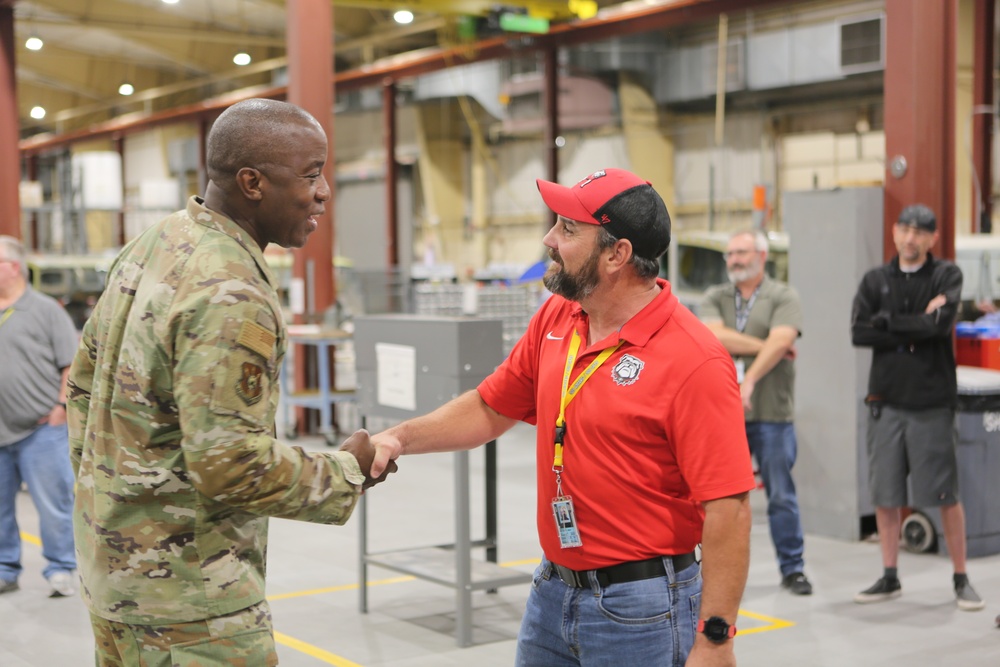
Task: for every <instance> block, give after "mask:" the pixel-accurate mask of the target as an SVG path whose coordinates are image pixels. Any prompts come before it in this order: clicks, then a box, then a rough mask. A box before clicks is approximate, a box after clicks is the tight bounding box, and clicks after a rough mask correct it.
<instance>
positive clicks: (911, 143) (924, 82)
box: [883, 0, 958, 260]
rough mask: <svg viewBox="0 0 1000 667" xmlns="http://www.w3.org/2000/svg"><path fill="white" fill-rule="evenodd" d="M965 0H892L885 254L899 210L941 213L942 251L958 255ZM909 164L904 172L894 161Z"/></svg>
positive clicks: (891, 248) (888, 5) (888, 6)
mask: <svg viewBox="0 0 1000 667" xmlns="http://www.w3.org/2000/svg"><path fill="white" fill-rule="evenodd" d="M957 2H958V0H886V2H885V17H886V30H885V33H886V40H885V75H884V76H885V78H884V90H883V99H884V105H885V106H884V109H885V152H886V167H887V173H886V176H885V202H884V208H883V214H884V218H883V240H884V245H883V254H884V255H885V259H887V260H888V259H890V258H891V257H893V256H894V255H895V254H896V250H895V245H894V243H893V241H892V227H893V225H894V224H895V221H896V219H897V218H898V217H899V213H900V211H902V210H903V208H904V207H906V206H909V205H910V204H916V203H922V204H926V205H927V206H929V207H930V208H931V209H933V210H934V213H935V214H937V218H938V230H939V231H940V239H939V241H938V244H937V245H936V246H935V248H934V253H935V255H937V256H938V257H944V258H947V259H951V258H954V256H955V31H956V26H957V23H958V19H957V16H958V8H957ZM903 160H905V162H906V165H907V167H906V171H905V173H899V172H898V171H897V172H895V173H894V172H893V170H892V165H893V164H896V165H899V164H901V163H902V161H903Z"/></svg>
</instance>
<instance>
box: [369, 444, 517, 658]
mask: <svg viewBox="0 0 1000 667" xmlns="http://www.w3.org/2000/svg"><path fill="white" fill-rule="evenodd" d="M496 445H497V443H496V440H492V441H490V442H488V443H487V444H486V445H485V446H484V447H483V450H484V454H485V456H486V462H485V473H486V475H485V476H486V535H485V537H484V538H483V539H481V540H473V539H471V537H470V533H471V530H470V516H471V515H470V507H469V505H470V498H469V452H468V451H460V452H455V453H454V454H453V456H454V457H455V464H454V465H455V470H454V475H455V543H454V544H441V545H435V546H428V547H416V548H410V549H400V550H396V551H385V552H380V553H370V552H369V551H368V511H367V502H366V497H367V496H361V501H360V503H359V505H358V508H357V511H356V515H357V516H356V518H355V521H357V523H358V525H359V526H360V536H359V542H360V557H359V572H360V581H359V586H358V595H359V599H358V603H359V607H360V609H361V613H367V612H368V566H369V565H377V566H379V567H384V568H386V569H389V570H394V571H396V572H402V573H404V574H409V575H413V576H414V577H418V578H420V579H424V580H426V581H432V582H434V583H436V584H441V585H443V586H450V587H451V588H454V589H455V609H456V614H455V617H456V626H455V641H456V643H457V644H458V645H459V646H461V647H465V646H470V645H471V644H472V592H473V591H482V590H485V591H488V592H491V593H492V592H496V589H498V588H500V587H501V586H510V585H512V584H523V583H528V582H530V581H531V576H532V575H531V574H530V573H525V572H520V571H518V570H513V569H510V568H505V567H501V566H499V565H497V484H496V477H497V451H496ZM476 547H485V548H486V560H485V561H480V560H475V559H473V558H472V556H471V551H472V549H473V548H476Z"/></svg>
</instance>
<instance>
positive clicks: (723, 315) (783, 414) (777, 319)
mask: <svg viewBox="0 0 1000 667" xmlns="http://www.w3.org/2000/svg"><path fill="white" fill-rule="evenodd" d="M698 316H699V317H700V318H701V319H702V321H704V322H711V321H718V320H722V322H723V324H725V325H726V326H727V327H731V328H733V329H735V328H736V286H735V285H733V284H731V283H727V284H724V285H716V286H715V287H710V288H708V290H707V291H706V292H705V296H704V297H702V301H701V304H700V305H699V306H698ZM776 326H789V327H793V328H794V329H795V330H796V331H798V332H799V335H800V336H801V335H802V304H801V302H800V301H799V294H798V292H796V291H795V289H794V288H793V287H791V286H789V285H786V284H785V283H782V282H779V281H777V280H772V279H771V278H769V277H767V276H764V280H763V281H762V282H761V284H760V287H759V288H758V290H757V296H756V298H755V299H754V302H753V307H752V308H751V309H750V316H749V317H748V318H747V324H746V328H745V329H744V330H743V333H745V334H747V335H749V336H754V337H756V338H760V339H765V338H767V336H768V334H769V333H771V327H776ZM736 359H737V360H740V359H742V361H743V363H744V368H750V365H751V364H752V363H753V361H754V356H753V355H747V356H738V357H736ZM794 393H795V365H794V362H793V361H792V360H790V359H782V360H781V361H779V362H778V363H777V365H775V367H774V368H772V369H771V371H770V372H769V373H768V374H767V375H765V376H764V377H762V378H761V379H760V380H759V381H758V382H757V386H756V387H755V388H754V391H753V399H752V401H751V402H752V404H753V408H752V409H750V410H748V411H747V413H746V420H747V421H760V422H791V421H792V419H793V415H794V412H795V404H794Z"/></svg>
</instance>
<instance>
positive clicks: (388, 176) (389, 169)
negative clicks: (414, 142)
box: [382, 78, 399, 275]
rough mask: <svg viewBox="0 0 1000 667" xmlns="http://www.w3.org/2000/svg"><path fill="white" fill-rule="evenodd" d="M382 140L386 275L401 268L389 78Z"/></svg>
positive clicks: (393, 114)
mask: <svg viewBox="0 0 1000 667" xmlns="http://www.w3.org/2000/svg"><path fill="white" fill-rule="evenodd" d="M382 140H383V141H384V142H385V226H386V229H385V232H386V261H387V262H388V264H387V266H386V269H387V271H386V273H387V274H388V275H392V272H393V270H394V269H396V267H398V266H399V232H398V212H397V210H396V209H397V207H398V204H397V203H396V185H397V183H396V181H397V180H398V179H399V169H398V168H397V165H396V82H395V81H394V80H393V79H390V78H387V79H385V81H383V82H382Z"/></svg>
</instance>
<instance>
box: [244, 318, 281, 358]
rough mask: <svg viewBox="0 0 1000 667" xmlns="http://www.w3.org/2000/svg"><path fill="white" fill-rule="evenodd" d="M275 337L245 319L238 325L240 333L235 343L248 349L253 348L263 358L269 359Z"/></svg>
mask: <svg viewBox="0 0 1000 667" xmlns="http://www.w3.org/2000/svg"><path fill="white" fill-rule="evenodd" d="M275 340H277V337H276V336H275V335H274V334H273V333H271V332H270V331H268V330H267V329H265V328H264V327H262V326H261V325H259V324H257V323H256V322H250V321H246V322H244V323H243V324H242V325H241V326H240V334H239V335H238V336H237V337H236V343H237V344H238V345H242V346H243V347H245V348H247V349H248V350H253V351H254V352H256V353H257V354H259V355H260V356H262V357H264V358H265V359H270V358H271V355H272V353H273V352H274V341H275Z"/></svg>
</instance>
